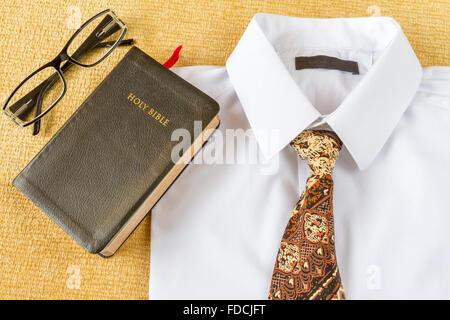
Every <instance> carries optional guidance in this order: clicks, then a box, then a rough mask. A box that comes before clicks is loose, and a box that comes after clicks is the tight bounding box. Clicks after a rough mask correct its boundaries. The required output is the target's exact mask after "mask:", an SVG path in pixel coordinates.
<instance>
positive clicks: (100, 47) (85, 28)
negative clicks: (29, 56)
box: [3, 9, 133, 135]
mask: <svg viewBox="0 0 450 320" xmlns="http://www.w3.org/2000/svg"><path fill="white" fill-rule="evenodd" d="M126 32H127V27H126V25H125V24H124V23H123V22H122V21H121V20H120V19H119V18H118V17H117V16H116V15H115V14H114V13H113V12H112V11H111V10H110V9H107V10H105V11H102V12H100V13H98V14H96V15H95V16H93V17H92V18H91V19H89V20H88V21H86V22H85V23H84V24H83V25H82V26H81V27H80V28H79V29H78V30H77V31H76V32H75V33H74V34H73V36H72V37H71V38H70V39H69V41H68V42H67V44H66V45H65V46H64V48H63V49H62V50H61V52H60V53H59V54H58V55H57V56H56V58H55V59H53V60H52V61H50V62H48V63H46V64H44V65H43V66H42V67H40V68H39V69H37V70H36V71H34V72H33V73H31V74H30V75H29V76H28V77H26V78H25V80H23V81H22V82H21V83H20V84H19V85H18V86H17V87H16V88H15V89H14V91H13V92H12V93H11V95H10V96H9V97H8V99H7V100H6V102H5V104H4V106H3V110H4V112H5V113H6V114H7V115H8V116H9V117H11V118H12V120H13V121H14V122H15V123H16V124H17V125H19V126H21V127H27V126H29V125H31V124H34V128H33V135H36V134H38V133H39V130H40V119H41V118H42V117H43V116H45V115H46V114H47V113H48V112H49V111H50V110H51V109H52V108H53V107H54V106H55V105H56V104H57V103H58V102H59V101H61V99H62V97H63V96H64V95H65V94H66V90H67V83H66V79H65V77H64V72H66V71H67V70H68V69H69V68H70V67H71V66H72V65H74V64H76V65H79V66H81V67H85V68H90V67H94V66H96V65H97V64H99V63H100V62H102V61H103V60H104V59H105V58H106V57H108V56H109V55H110V54H111V52H112V51H113V50H114V49H116V48H117V47H118V46H122V45H131V44H133V39H129V40H123V38H124V36H125V34H126ZM63 63H64V64H63Z"/></svg>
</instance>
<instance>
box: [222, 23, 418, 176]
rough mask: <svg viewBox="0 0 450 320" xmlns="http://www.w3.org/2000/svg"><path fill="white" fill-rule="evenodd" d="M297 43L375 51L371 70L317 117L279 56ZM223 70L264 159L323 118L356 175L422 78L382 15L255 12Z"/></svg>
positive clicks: (373, 154) (398, 31) (396, 32)
mask: <svg viewBox="0 0 450 320" xmlns="http://www.w3.org/2000/svg"><path fill="white" fill-rule="evenodd" d="M299 42H300V44H302V45H305V46H308V47H314V48H317V47H323V48H326V47H328V48H351V49H355V50H357V49H363V50H370V51H372V52H373V63H372V65H371V67H370V69H369V70H368V71H367V73H366V74H365V75H364V77H363V78H362V79H361V80H360V81H359V83H358V84H357V85H356V87H355V88H354V89H353V90H352V91H351V92H350V93H349V94H348V95H347V96H346V98H345V99H344V101H343V102H342V103H341V105H340V106H338V107H337V108H336V110H335V111H334V112H332V113H331V114H329V115H326V116H322V115H321V114H320V113H319V111H318V110H317V109H316V108H315V107H314V106H313V105H312V104H311V102H310V101H309V100H308V98H307V97H306V96H305V95H304V93H303V92H302V91H301V89H300V88H299V86H298V85H297V83H296V82H295V81H294V79H293V78H292V77H291V75H290V73H289V71H288V70H287V68H286V66H285V65H284V63H283V62H282V61H281V60H280V58H279V56H278V53H277V50H279V49H280V48H281V47H284V50H286V47H289V45H290V44H295V45H298V44H299ZM288 49H289V48H288ZM226 66H227V71H228V74H229V77H230V80H231V82H232V84H233V86H234V88H235V90H236V93H237V95H238V97H239V99H240V101H241V103H242V106H243V108H244V111H245V113H246V116H247V118H248V120H249V123H250V125H251V127H252V129H253V132H254V134H255V137H256V139H257V141H258V144H259V146H260V148H261V150H262V152H263V154H264V156H265V157H266V158H268V159H269V158H271V157H273V156H274V155H275V154H277V153H278V152H279V151H280V150H281V149H283V148H284V147H285V146H286V145H287V144H288V143H289V142H290V141H291V140H292V139H293V138H294V137H295V136H297V135H298V134H299V133H300V132H301V131H303V130H305V129H307V128H308V127H310V126H311V124H313V123H315V122H317V121H319V120H321V121H323V123H326V124H327V125H328V126H329V127H331V128H332V129H333V130H334V131H335V132H336V133H337V134H338V136H339V137H340V138H341V140H342V141H343V142H344V145H345V146H346V148H347V149H348V150H349V152H350V154H351V155H352V157H353V159H354V160H355V162H356V164H357V165H358V167H359V168H360V169H361V170H363V169H365V168H367V167H368V166H369V165H370V163H371V162H372V160H373V159H374V158H375V157H376V155H377V154H378V152H379V151H380V150H381V148H382V147H383V145H384V144H385V143H386V141H387V139H388V138H389V136H390V135H391V133H392V131H393V130H394V128H395V127H396V125H397V123H398V122H399V120H400V118H401V116H402V115H403V113H404V111H405V110H406V108H407V106H408V105H409V103H410V102H411V100H412V98H413V96H414V94H415V92H416V90H417V88H418V86H419V84H420V80H421V77H422V67H421V65H420V63H419V61H418V59H417V57H416V55H415V54H414V51H413V49H412V48H411V46H410V44H409V42H408V40H407V39H406V37H405V35H404V33H403V32H402V30H401V28H400V26H399V25H398V23H397V22H396V21H395V20H394V19H392V18H388V17H368V18H340V19H306V18H294V17H283V16H277V15H270V14H256V15H255V16H254V17H253V19H252V20H251V22H250V24H249V25H248V27H247V29H246V30H245V32H244V34H243V36H242V38H241V40H240V41H239V43H238V44H237V46H236V48H235V49H234V51H233V52H232V54H231V55H230V57H229V58H228V60H227V64H226ZM324 94H325V93H324ZM271 133H272V134H271Z"/></svg>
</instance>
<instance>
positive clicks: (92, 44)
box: [31, 17, 134, 135]
mask: <svg viewBox="0 0 450 320" xmlns="http://www.w3.org/2000/svg"><path fill="white" fill-rule="evenodd" d="M108 18H109V17H105V18H104V19H103V20H102V21H101V22H100V23H99V25H98V26H97V28H95V30H94V31H93V32H92V33H91V34H90V35H89V36H88V37H87V39H86V40H85V41H84V42H83V43H82V44H81V45H80V47H79V48H78V49H77V50H76V51H75V52H74V53H73V55H72V58H73V59H76V60H77V59H79V58H81V57H82V56H84V55H85V54H86V53H88V52H89V51H91V50H94V49H97V48H105V47H111V46H113V45H114V43H116V42H115V41H107V42H102V40H104V39H106V38H108V37H109V36H110V35H112V34H114V33H115V32H117V31H118V30H120V27H119V26H118V25H117V24H116V25H114V26H113V27H112V28H109V29H107V30H106V31H104V29H105V27H106V26H107V24H109V23H110V22H111V20H110V19H108ZM99 33H100V36H99ZM133 43H134V40H133V39H125V40H122V41H121V42H120V43H119V44H118V45H119V46H125V45H132V44H133ZM72 65H73V63H72V62H70V61H67V62H65V63H64V65H63V66H62V67H61V71H62V72H63V73H64V72H65V71H67V70H68V69H69V68H70V67H71V66H72ZM53 76H55V75H52V76H51V77H50V78H53V80H51V79H50V78H49V79H47V80H45V81H44V82H47V81H48V85H47V86H44V87H42V88H43V89H44V90H42V92H41V93H39V96H38V99H37V105H36V109H35V117H37V116H39V114H41V111H42V98H43V96H44V94H45V92H47V90H49V89H50V88H51V87H52V86H53V84H54V83H55V82H56V81H57V80H58V78H57V77H53ZM56 76H58V75H56ZM39 87H40V86H39ZM32 105H33V104H32ZM32 105H31V106H32ZM40 122H41V121H40V119H39V120H37V121H36V122H35V123H34V124H33V135H37V134H38V133H39V131H40V127H41V124H40Z"/></svg>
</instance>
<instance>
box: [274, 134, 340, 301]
mask: <svg viewBox="0 0 450 320" xmlns="http://www.w3.org/2000/svg"><path fill="white" fill-rule="evenodd" d="M291 146H292V147H293V148H294V149H295V151H297V153H298V154H299V155H300V157H301V158H302V159H304V160H307V161H308V164H309V167H310V169H311V176H310V177H309V178H308V180H307V182H306V190H305V191H304V192H303V194H302V195H301V197H300V200H299V201H298V203H297V205H296V206H295V208H294V210H293V212H292V216H291V218H290V219H289V222H288V225H287V227H286V230H285V232H284V235H283V239H282V240H281V245H280V249H279V251H278V255H277V258H276V261H275V268H274V271H273V275H272V282H271V286H270V293H269V299H271V300H306V299H319V300H325V299H327V300H328V299H339V300H341V299H342V300H343V299H345V294H344V288H343V286H342V282H341V277H340V275H339V269H338V266H337V262H336V251H335V242H334V219H333V180H332V178H331V173H332V171H333V167H334V163H335V161H336V158H337V157H338V155H339V151H340V149H341V147H342V142H341V140H340V139H339V137H338V136H337V135H336V134H335V133H334V132H332V131H327V130H306V131H303V132H302V133H301V134H299V135H298V136H297V137H296V138H295V139H294V140H293V141H292V142H291Z"/></svg>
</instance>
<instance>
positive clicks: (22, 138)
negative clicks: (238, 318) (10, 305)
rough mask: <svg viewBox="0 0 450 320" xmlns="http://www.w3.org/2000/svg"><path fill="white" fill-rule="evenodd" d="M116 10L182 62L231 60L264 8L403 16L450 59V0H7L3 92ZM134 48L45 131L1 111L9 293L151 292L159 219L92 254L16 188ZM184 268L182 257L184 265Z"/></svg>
mask: <svg viewBox="0 0 450 320" xmlns="http://www.w3.org/2000/svg"><path fill="white" fill-rule="evenodd" d="M108 7H109V8H111V9H113V10H114V11H115V12H116V13H117V15H118V16H119V17H121V19H122V20H123V21H124V22H125V23H126V24H127V25H128V27H129V32H128V37H133V38H134V39H136V42H137V45H138V46H139V47H140V48H141V49H143V50H144V51H146V52H147V53H148V54H150V55H152V56H153V57H154V58H156V59H157V60H159V61H164V60H165V59H166V58H167V57H169V56H170V54H171V52H172V50H173V49H174V48H175V47H176V46H177V45H179V44H183V46H184V49H183V51H182V54H181V58H180V60H179V63H178V65H179V66H180V65H198V64H218V65H223V64H224V63H225V61H226V58H227V56H228V55H229V54H230V52H231V51H232V49H233V47H234V46H235V45H236V43H237V41H238V40H239V38H240V35H241V34H242V32H243V31H244V29H245V27H246V25H247V24H248V22H249V21H250V19H251V17H252V16H253V14H255V13H256V12H268V13H278V14H284V15H293V16H302V17H355V16H369V15H380V14H381V15H388V16H392V17H394V18H396V19H397V21H398V22H399V23H400V24H401V25H402V26H403V29H404V31H405V33H406V35H407V37H408V38H409V40H410V41H411V43H412V46H413V47H414V49H415V51H416V54H417V55H418V57H419V59H420V61H421V62H422V64H423V65H424V66H430V65H450V49H449V41H450V21H449V19H450V1H448V0H436V1H422V0H405V1H392V0H390V1H377V0H369V1H367V0H349V1H325V0H297V1H295V0H283V1H264V0H255V1H212V0H203V1H199V0H191V1H171V0H165V1H160V0H158V1H124V0H122V1H119V0H117V1H113V0H111V1H105V0H96V1H92V0H89V1H75V0H74V1H18V0H15V1H11V0H9V1H2V4H1V5H0V21H1V27H0V64H1V67H0V100H1V101H2V103H3V102H4V100H5V99H6V98H7V96H8V95H9V93H10V91H11V90H12V89H14V87H15V86H16V85H17V84H18V83H19V82H20V80H22V79H23V77H25V76H26V75H27V74H28V73H30V72H31V71H33V70H34V69H36V68H37V67H39V66H40V65H41V64H42V63H44V62H46V61H48V60H49V59H51V58H53V57H54V56H55V55H56V54H57V53H58V52H59V50H60V49H61V48H62V46H63V45H64V44H65V42H66V41H67V40H68V39H69V37H70V36H71V34H72V33H73V32H74V29H75V27H76V25H77V19H78V18H80V20H81V22H84V21H85V20H86V19H88V18H90V17H91V16H92V15H94V14H95V13H97V12H99V11H101V10H103V9H105V8H108ZM126 50H127V49H122V48H119V49H117V50H116V51H115V53H114V54H113V55H112V56H111V57H109V58H108V59H107V60H105V61H104V62H103V63H102V64H100V65H99V66H97V67H95V68H92V69H82V68H74V69H72V70H71V72H69V74H68V75H67V80H68V86H69V89H68V92H67V95H66V96H65V97H64V99H63V101H62V102H61V103H59V104H58V105H57V107H56V108H55V109H54V110H52V112H50V114H49V115H48V116H47V117H46V118H45V120H44V121H43V130H42V132H41V134H40V135H39V136H37V137H33V136H31V134H30V130H28V128H27V129H20V128H18V127H16V126H15V125H14V124H13V123H12V122H11V121H10V120H9V119H7V118H6V117H5V116H4V115H1V116H0V298H4V299H54V298H56V299H73V298H76V299H108V298H109V299H111V298H112V299H145V298H147V297H148V277H149V270H150V265H149V258H150V219H149V218H147V219H146V220H145V221H144V222H143V223H142V224H141V225H140V226H139V228H138V229H137V230H136V231H135V233H134V234H133V235H132V236H131V238H130V239H129V240H128V241H127V242H126V243H125V245H124V246H123V247H122V248H121V249H120V250H119V252H118V253H117V254H116V255H115V256H114V257H113V258H110V259H102V258H100V257H98V256H95V255H90V254H88V253H86V252H85V251H84V250H83V249H82V248H81V247H80V246H79V245H78V244H76V243H75V242H74V241H72V239H71V238H70V237H69V236H67V235H66V234H65V233H64V232H63V231H62V230H61V229H60V228H59V227H58V226H56V225H55V224H54V223H53V222H52V221H51V220H50V219H49V218H47V217H46V216H45V215H44V214H43V213H42V212H40V211H39V209H37V208H36V207H35V206H34V205H33V204H32V203H31V202H30V201H29V200H27V199H26V198H25V197H24V196H23V195H22V194H20V193H19V192H18V191H17V190H16V189H15V188H13V187H12V185H11V181H12V179H13V178H14V177H15V176H16V175H17V174H18V173H19V172H20V171H21V169H22V168H23V167H25V165H26V164H27V163H28V162H29V161H30V160H31V159H32V157H33V156H34V155H35V154H36V153H37V152H38V151H39V150H40V149H41V148H42V146H44V144H45V143H46V142H47V141H48V140H49V139H50V138H51V136H52V135H53V134H54V133H55V132H56V130H57V129H58V128H59V127H60V126H61V125H62V124H63V123H64V122H65V121H66V120H67V119H68V118H69V116H70V115H71V114H72V113H73V112H74V111H75V110H76V108H77V107H78V106H79V105H80V104H81V103H82V102H83V100H84V99H85V98H86V97H87V96H88V94H89V93H90V92H91V91H92V90H93V89H94V88H95V87H96V86H97V85H98V83H99V82H100V81H101V80H102V79H103V78H104V77H105V76H106V75H107V74H108V72H109V71H110V70H111V69H112V68H113V66H114V65H116V63H117V62H118V61H119V59H120V58H121V57H122V56H123V55H124V53H125V52H126ZM180 267H181V265H180Z"/></svg>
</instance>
